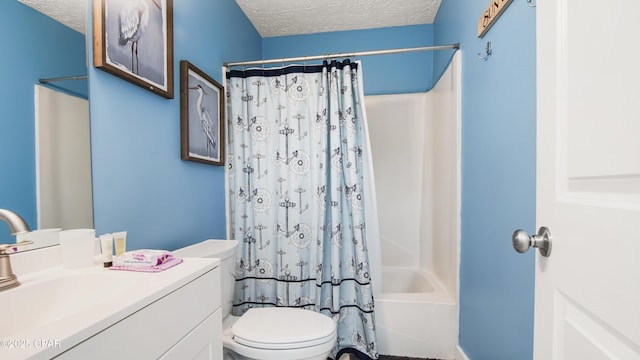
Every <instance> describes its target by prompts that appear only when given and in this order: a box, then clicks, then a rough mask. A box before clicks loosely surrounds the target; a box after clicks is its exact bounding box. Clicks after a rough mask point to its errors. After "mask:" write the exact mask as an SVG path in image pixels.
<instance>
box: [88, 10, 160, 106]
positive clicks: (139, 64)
mask: <svg viewBox="0 0 640 360" xmlns="http://www.w3.org/2000/svg"><path fill="white" fill-rule="evenodd" d="M93 65H94V66H95V67H96V68H99V69H102V70H104V71H107V72H109V73H111V74H113V75H116V76H118V77H120V78H122V79H125V80H127V81H130V82H132V83H134V84H136V85H138V86H140V87H142V88H145V89H147V90H149V91H152V92H154V93H156V94H158V95H161V96H163V97H165V98H168V99H173V0H93Z"/></svg>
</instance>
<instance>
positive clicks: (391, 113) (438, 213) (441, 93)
mask: <svg viewBox="0 0 640 360" xmlns="http://www.w3.org/2000/svg"><path fill="white" fill-rule="evenodd" d="M460 79H461V76H460V54H459V53H458V54H456V55H455V56H454V57H453V60H452V62H451V63H450V65H449V67H448V68H447V70H446V71H445V73H444V74H443V75H442V76H441V77H440V80H439V81H438V83H437V84H436V86H435V87H434V88H433V89H432V90H431V91H429V92H426V93H415V94H396V95H378V96H367V97H366V98H365V101H366V109H367V115H368V117H367V119H368V122H369V129H370V134H371V147H372V155H373V156H372V157H373V166H374V172H375V181H376V191H377V200H378V204H379V213H380V216H379V219H380V236H381V239H380V242H381V248H382V252H381V253H382V268H383V276H382V280H383V287H382V292H381V293H379V294H378V293H376V298H375V306H376V330H377V334H378V341H379V349H380V353H382V354H388V355H404V356H413V357H423V356H428V357H434V358H441V359H453V358H455V349H456V345H457V344H458V341H457V340H458V296H457V294H458V293H457V289H458V280H457V279H458V249H459V226H460V216H459V214H460V207H459V194H460V192H459V191H460V190H459V189H460V188H459V168H460V159H459V154H460V151H459V148H460V139H459V134H460V127H459V117H460ZM396 174H402V175H401V176H402V182H401V186H400V185H399V184H400V183H399V179H398V176H397V175H396Z"/></svg>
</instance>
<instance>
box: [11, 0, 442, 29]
mask: <svg viewBox="0 0 640 360" xmlns="http://www.w3.org/2000/svg"><path fill="white" fill-rule="evenodd" d="M0 1H8V0H0ZM18 1H19V2H21V3H24V4H26V5H28V6H31V7H32V8H34V9H36V10H38V11H40V12H42V13H44V14H46V15H48V16H50V17H52V18H54V19H56V20H58V21H59V22H61V23H63V24H65V25H66V26H68V27H70V28H72V29H74V30H76V31H79V32H81V33H83V34H86V15H87V10H86V6H87V0H46V1H45V0H18ZM175 1H181V0H174V2H175ZM211 1H219V0H211ZM440 1H441V0H236V2H237V3H238V5H239V6H240V8H241V9H242V11H244V13H245V14H246V15H247V17H248V18H249V20H250V21H251V23H253V25H254V26H255V28H256V30H258V33H260V35H261V36H262V37H272V36H283V35H301V34H313V33H319V32H329V31H343V30H359V29H372V28H380V27H390V26H404V25H417V24H430V23H432V22H433V20H434V18H435V16H436V14H437V12H438V8H439V7H440Z"/></svg>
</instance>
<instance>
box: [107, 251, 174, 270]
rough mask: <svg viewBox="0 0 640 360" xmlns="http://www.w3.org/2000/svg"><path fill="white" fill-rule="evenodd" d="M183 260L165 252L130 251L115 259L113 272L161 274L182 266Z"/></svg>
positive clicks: (112, 267)
mask: <svg viewBox="0 0 640 360" xmlns="http://www.w3.org/2000/svg"><path fill="white" fill-rule="evenodd" d="M182 261H183V260H182V259H181V258H177V257H174V256H173V254H171V253H170V252H168V251H165V250H134V251H128V252H126V253H124V254H122V255H120V256H116V257H115V258H114V259H113V266H111V267H110V268H109V269H112V270H127V271H142V272H159V271H163V270H166V269H168V268H171V267H174V266H176V265H178V264H180V263H181V262H182Z"/></svg>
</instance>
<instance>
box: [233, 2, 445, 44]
mask: <svg viewBox="0 0 640 360" xmlns="http://www.w3.org/2000/svg"><path fill="white" fill-rule="evenodd" d="M440 1H441V0H236V2H237V3H238V5H239V6H240V8H241V9H242V11H244V13H245V14H246V15H247V17H248V18H249V20H251V22H252V23H253V25H254V26H255V27H256V30H258V32H259V33H260V35H261V36H262V37H272V36H282V35H299V34H313V33H319V32H328V31H342V30H358V29H372V28H381V27H390V26H404V25H417V24H430V23H432V22H433V20H434V19H435V16H436V14H437V13H438V8H439V7H440Z"/></svg>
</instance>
